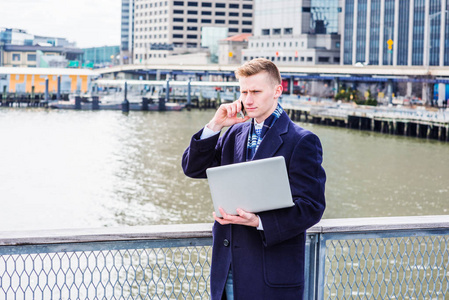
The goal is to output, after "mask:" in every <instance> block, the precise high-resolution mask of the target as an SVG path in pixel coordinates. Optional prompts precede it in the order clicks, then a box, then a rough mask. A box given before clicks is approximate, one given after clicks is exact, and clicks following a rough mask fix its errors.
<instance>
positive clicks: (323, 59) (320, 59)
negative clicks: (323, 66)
mask: <svg viewBox="0 0 449 300" xmlns="http://www.w3.org/2000/svg"><path fill="white" fill-rule="evenodd" d="M318 62H322V63H324V62H329V57H324V56H318Z"/></svg>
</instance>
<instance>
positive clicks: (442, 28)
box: [341, 0, 449, 66]
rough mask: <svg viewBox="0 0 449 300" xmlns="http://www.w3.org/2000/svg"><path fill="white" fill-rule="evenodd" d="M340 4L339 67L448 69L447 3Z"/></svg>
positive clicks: (389, 0)
mask: <svg viewBox="0 0 449 300" xmlns="http://www.w3.org/2000/svg"><path fill="white" fill-rule="evenodd" d="M343 2H344V3H343V5H342V9H343V14H344V24H343V27H344V30H343V33H342V43H343V47H342V49H341V56H342V58H343V59H342V63H343V64H345V65H354V64H362V65H366V64H369V65H393V66H447V65H449V48H448V47H447V45H448V44H449V18H448V13H449V1H447V0H401V1H395V0H344V1H343Z"/></svg>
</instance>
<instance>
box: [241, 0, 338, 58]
mask: <svg viewBox="0 0 449 300" xmlns="http://www.w3.org/2000/svg"><path fill="white" fill-rule="evenodd" d="M338 3H339V1H338V0H326V1H324V0H279V1H273V0H259V1H257V3H256V6H255V11H254V33H253V36H252V37H250V38H249V46H248V49H246V50H243V51H242V62H244V61H247V60H251V59H253V58H256V57H265V58H267V59H270V60H272V61H274V62H276V64H289V65H314V64H339V63H340V35H339V30H338V28H339V26H338V18H339V15H340V13H339V11H341V9H339V5H338Z"/></svg>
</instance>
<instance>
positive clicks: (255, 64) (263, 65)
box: [235, 58, 282, 85]
mask: <svg viewBox="0 0 449 300" xmlns="http://www.w3.org/2000/svg"><path fill="white" fill-rule="evenodd" d="M261 72H267V73H268V75H269V76H270V79H271V81H272V82H273V85H278V84H281V83H282V79H281V74H280V73H279V69H278V67H277V66H276V65H275V64H274V63H273V62H272V61H271V60H268V59H265V58H255V59H252V60H250V61H247V62H246V63H244V64H243V65H241V66H240V67H238V68H237V70H235V77H236V78H237V79H239V78H240V77H249V76H253V75H256V74H259V73H261Z"/></svg>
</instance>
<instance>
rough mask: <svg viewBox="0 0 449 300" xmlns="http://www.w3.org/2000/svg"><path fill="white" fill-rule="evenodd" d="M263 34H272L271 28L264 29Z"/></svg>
mask: <svg viewBox="0 0 449 300" xmlns="http://www.w3.org/2000/svg"><path fill="white" fill-rule="evenodd" d="M262 35H270V29H262Z"/></svg>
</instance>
